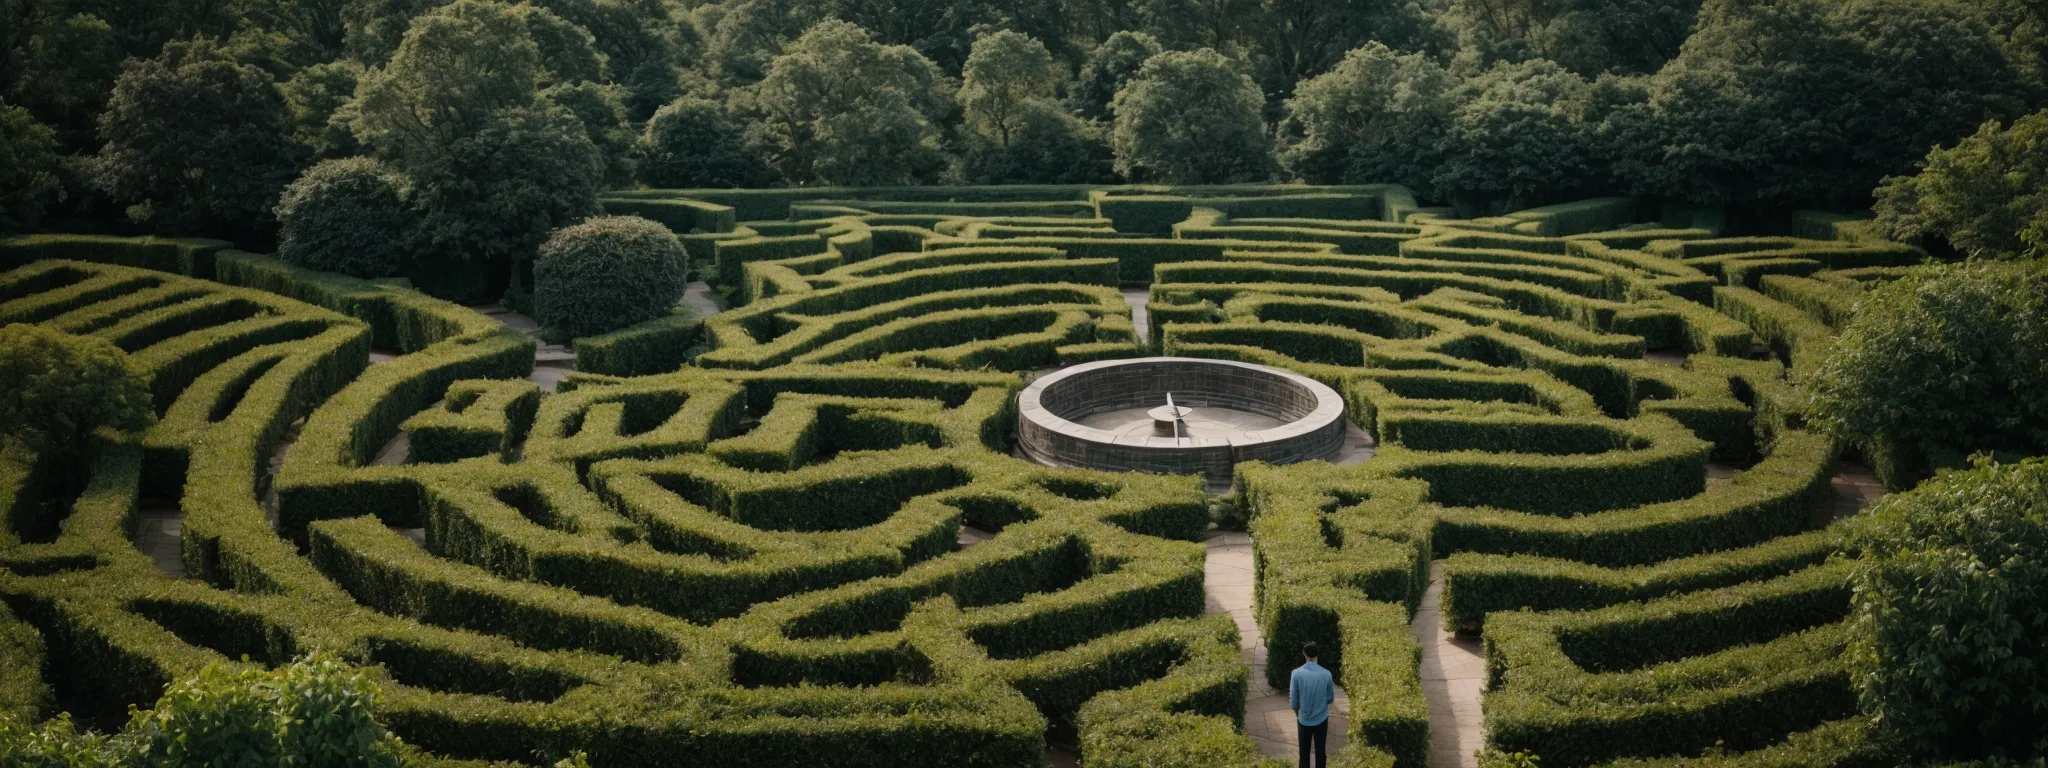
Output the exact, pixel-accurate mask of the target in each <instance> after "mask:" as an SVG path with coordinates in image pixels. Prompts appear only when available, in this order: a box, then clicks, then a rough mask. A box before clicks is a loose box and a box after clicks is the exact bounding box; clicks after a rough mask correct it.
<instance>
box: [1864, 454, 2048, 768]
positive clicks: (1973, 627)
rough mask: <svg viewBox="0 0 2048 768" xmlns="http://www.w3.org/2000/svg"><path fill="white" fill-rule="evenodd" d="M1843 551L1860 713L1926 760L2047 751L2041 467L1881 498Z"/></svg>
mask: <svg viewBox="0 0 2048 768" xmlns="http://www.w3.org/2000/svg"><path fill="white" fill-rule="evenodd" d="M1853 546H1855V547H1856V548H1857V549H1859V550H1861V553H1862V559H1861V561H1860V562H1859V567H1858V569H1857V571H1856V575H1855V579H1856V607H1855V614H1854V618H1853V621H1854V626H1855V630H1856V636H1855V640H1854V643H1853V645H1852V646H1851V649H1852V650H1851V654H1850V658H1851V659H1852V661H1853V663H1854V664H1855V665H1856V668H1857V677H1856V680H1857V685H1858V688H1859V690H1860V691H1861V693H1862V699H1863V706H1864V708H1865V709H1866V710H1868V711H1869V712H1871V713H1872V714H1873V715H1875V716H1876V717H1877V722H1878V723H1879V724H1880V725H1881V726H1882V727H1884V728H1886V729H1888V730H1890V731H1892V732H1893V733H1895V734H1897V735H1898V736H1899V737H1900V738H1901V739H1902V740H1903V741H1904V742H1905V743H1906V744H1908V745H1910V746H1911V747H1912V748H1913V749H1914V750H1915V751H1918V752H1920V753H1923V754H1924V755H1926V756H1928V757H1944V758H1949V759H1977V758H1985V757H2004V758H2008V759H2015V760H2025V759H2028V758H2033V759H2039V758H2040V757H2041V756H2042V755H2043V754H2048V642H2044V640H2043V639H2044V638H2048V604H2044V603H2043V602H2042V601H2041V599H2040V598H2041V595H2043V594H2048V460H2042V459H2033V460H2029V461H2025V462H2021V463H2016V464H2004V465H1999V464H1992V465H1988V466H1982V467H1979V468H1977V469H1973V470H1969V471H1966V472H1956V473H1953V474H1949V475H1945V476H1943V477H1940V478H1936V479H1935V480H1933V481H1930V482H1928V483H1927V484H1925V485H1922V486H1920V487H1919V488H1917V489H1915V490H1913V491H1912V492H1911V493H1906V494H1902V495H1899V496H1894V497H1892V498H1888V499H1886V500H1885V501H1883V502H1882V503H1880V504H1878V505H1877V506H1876V507H1875V508H1873V509H1871V510H1870V511H1869V512H1868V513H1866V514H1865V515H1864V516H1863V518H1862V519H1859V520H1858V521H1857V522H1856V524H1855V527H1854V529H1853Z"/></svg>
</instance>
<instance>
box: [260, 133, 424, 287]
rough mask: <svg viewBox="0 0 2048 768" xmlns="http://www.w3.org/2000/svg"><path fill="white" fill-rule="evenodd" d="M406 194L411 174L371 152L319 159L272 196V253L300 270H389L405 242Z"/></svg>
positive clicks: (401, 263)
mask: <svg viewBox="0 0 2048 768" xmlns="http://www.w3.org/2000/svg"><path fill="white" fill-rule="evenodd" d="M411 198H412V180H411V179H408V178H406V177H405V175H404V174H401V173H398V172H397V171H393V170H391V169H390V168H388V167H386V166H385V165H384V164H383V163H380V162H378V161H377V160H375V159H373V158H368V157H350V158H344V159H340V160H328V161H325V162H322V163H320V164H319V165H315V166H313V167H312V168H311V169H308V170H307V171H306V173H305V175H303V176H300V177H299V178H298V180H297V181H294V182H292V183H291V185H290V186H288V187H285V190H284V196H283V197H282V198H281V199H279V201H278V204H277V219H278V222H279V223H280V224H281V225H282V228H281V231H280V234H279V236H278V244H277V255H278V256H279V257H280V258H282V259H284V260H285V261H287V262H290V263H292V264H293V265H296V266H300V267H305V268H307V269H317V270H321V271H324V272H340V273H342V274H345V275H350V276H353V277H362V278H378V277H392V276H396V275H398V274H400V273H401V271H402V270H403V269H404V267H405V264H406V261H407V259H406V256H407V254H408V253H410V251H411V248H412V241H413V237H414V233H413V227H414V225H415V223H416V217H415V215H414V213H413V209H412V199H411Z"/></svg>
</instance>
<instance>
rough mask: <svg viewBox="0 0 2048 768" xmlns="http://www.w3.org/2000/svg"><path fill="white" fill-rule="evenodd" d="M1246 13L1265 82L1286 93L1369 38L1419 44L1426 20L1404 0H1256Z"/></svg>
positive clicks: (1400, 44)
mask: <svg viewBox="0 0 2048 768" xmlns="http://www.w3.org/2000/svg"><path fill="white" fill-rule="evenodd" d="M1258 10H1259V12H1258V13H1257V14H1255V15H1249V16H1250V18H1252V19H1254V20H1255V21H1254V23H1255V24H1257V25H1258V29H1259V35H1258V42H1257V44H1258V48H1259V52H1260V54H1261V56H1260V58H1262V59H1264V60H1265V61H1266V62H1267V66H1268V68H1269V70H1270V75H1269V77H1268V86H1269V88H1270V89H1271V90H1272V91H1273V92H1275V93H1291V92H1292V91H1293V90H1294V87H1295V84H1296V83H1299V82H1301V81H1302V80H1305V79H1307V78H1311V77H1314V76H1316V75H1320V74H1322V73H1324V72H1328V71H1329V70H1330V68H1331V67H1333V66H1336V65H1337V62H1339V61H1341V60H1343V58H1344V54H1345V52H1347V51H1350V50H1351V49H1353V48H1357V47H1358V46H1361V45H1364V44H1366V43H1367V42H1370V41H1375V40H1377V41H1380V42H1382V43H1386V44H1388V45H1390V46H1392V47H1395V48H1401V49H1410V50H1412V49H1416V48H1420V47H1423V45H1424V41H1423V40H1422V37H1421V36H1422V35H1423V33H1424V32H1425V31H1426V30H1428V29H1429V21H1428V19H1426V18H1424V17H1423V15H1422V14H1421V12H1420V8H1419V7H1417V6H1416V5H1414V4H1413V3H1409V2H1406V0H1260V3H1259V9H1258Z"/></svg>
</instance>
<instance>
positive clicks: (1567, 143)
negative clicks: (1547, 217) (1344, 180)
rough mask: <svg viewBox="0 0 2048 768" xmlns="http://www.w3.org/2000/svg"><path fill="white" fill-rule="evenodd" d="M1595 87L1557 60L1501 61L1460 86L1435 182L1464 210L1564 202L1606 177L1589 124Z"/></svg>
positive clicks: (1501, 210)
mask: <svg viewBox="0 0 2048 768" xmlns="http://www.w3.org/2000/svg"><path fill="white" fill-rule="evenodd" d="M1592 95H1593V89H1592V84H1591V83H1588V82H1586V80H1585V78H1582V77H1579V76H1578V75H1576V74H1573V73H1572V72H1570V71H1568V70H1566V69H1564V68H1563V67H1560V66H1558V65H1557V64H1556V63H1554V62H1550V61H1545V60H1542V59H1536V60H1532V61H1526V62H1522V63H1519V64H1507V63H1501V64H1496V65H1494V67H1492V68H1491V69H1489V70H1487V71H1486V72H1484V73H1482V74H1480V75H1479V76H1477V77H1474V78H1472V79H1470V80H1467V81H1466V82H1464V83H1462V84H1460V85H1459V86H1458V87H1457V88H1456V89H1455V90H1454V91H1453V92H1452V94H1451V100H1452V101H1453V102H1454V103H1455V106H1454V107H1452V109H1451V113H1450V122H1449V125H1448V129H1447V130H1446V131H1445V132H1444V134H1443V137H1442V139H1441V143H1440V147H1441V148H1440V150H1439V152H1438V154H1437V156H1439V157H1441V158H1443V162H1442V163H1441V164H1440V165H1439V166H1438V167H1437V169H1436V173H1435V174H1434V177H1433V181H1434V182H1435V184H1434V186H1435V187H1436V188H1437V190H1438V191H1439V192H1440V193H1441V194H1442V195H1443V196H1444V197H1445V198H1446V199H1448V200H1450V201H1451V202H1452V203H1453V204H1454V205H1457V206H1458V208H1459V209H1460V212H1461V213H1465V214H1467V215H1485V214H1495V213H1505V212H1507V211H1512V210H1518V209H1521V208H1527V207H1530V206H1532V205H1542V204H1545V203H1552V202H1560V201H1562V200H1567V199H1571V198H1573V197H1577V196H1579V195H1580V193H1582V192H1587V191H1591V190H1592V189H1593V188H1594V185H1595V184H1597V183H1598V182H1600V181H1601V180H1602V176H1601V174H1600V172H1599V170H1598V168H1597V166H1596V165H1595V155H1594V144H1593V135H1594V130H1595V129H1596V126H1595V125H1594V124H1592V123H1589V122H1588V121H1587V119H1586V118H1587V116H1588V115H1589V114H1590V112H1591V107H1592Z"/></svg>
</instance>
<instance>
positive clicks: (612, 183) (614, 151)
mask: <svg viewBox="0 0 2048 768" xmlns="http://www.w3.org/2000/svg"><path fill="white" fill-rule="evenodd" d="M521 7H524V6H521ZM540 98H541V99H542V100H545V101H547V102H549V103H552V104H554V105H556V106H559V107H561V108H563V109H566V110H569V114H572V115H575V116H576V120H577V121H578V122H581V123H582V124H583V132H584V135H586V136H588V137H589V138H590V143H591V145H592V146H594V147H597V151H598V154H600V155H602V156H603V157H604V184H605V186H606V187H626V186H631V185H632V183H633V160H634V155H636V154H638V153H639V151H640V137H639V136H637V135H635V134H634V133H633V131H632V129H631V127H630V126H629V124H628V123H627V121H626V102H625V98H626V87H625V86H622V85H599V84H597V83H593V82H588V81H583V82H575V83H560V84H557V85H554V86H550V87H549V88H548V89H547V90H545V91H541V92H540Z"/></svg>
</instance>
